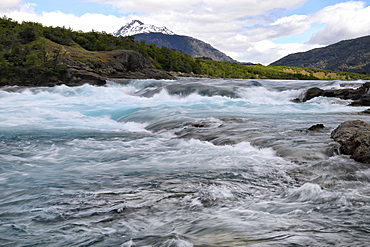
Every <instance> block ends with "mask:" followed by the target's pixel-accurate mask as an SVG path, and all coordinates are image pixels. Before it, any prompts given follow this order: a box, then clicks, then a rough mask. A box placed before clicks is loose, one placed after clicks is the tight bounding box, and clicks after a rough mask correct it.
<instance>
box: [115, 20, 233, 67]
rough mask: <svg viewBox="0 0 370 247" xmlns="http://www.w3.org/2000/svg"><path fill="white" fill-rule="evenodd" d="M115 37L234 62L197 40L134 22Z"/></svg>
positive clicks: (163, 28) (118, 31)
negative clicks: (132, 38)
mask: <svg viewBox="0 0 370 247" xmlns="http://www.w3.org/2000/svg"><path fill="white" fill-rule="evenodd" d="M113 35H115V36H123V37H125V36H134V37H135V39H136V40H144V41H145V42H146V43H147V44H154V45H156V46H158V47H167V48H170V49H173V50H179V51H181V52H183V53H185V54H188V55H191V56H192V57H202V58H208V59H212V60H215V61H224V62H236V61H235V60H234V59H232V58H231V57H229V56H227V55H226V54H224V53H223V52H221V51H219V50H217V49H216V48H214V47H212V46H211V45H210V44H208V43H205V42H203V41H201V40H199V39H195V38H192V37H189V36H183V35H176V34H175V33H173V32H172V31H170V30H168V29H167V28H166V27H156V26H154V25H147V24H144V23H142V22H141V21H138V20H134V21H132V22H130V23H128V24H126V25H124V26H123V27H121V28H120V29H118V30H117V31H116V32H114V33H113Z"/></svg>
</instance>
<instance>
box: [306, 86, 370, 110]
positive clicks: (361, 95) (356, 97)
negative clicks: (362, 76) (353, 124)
mask: <svg viewBox="0 0 370 247" xmlns="http://www.w3.org/2000/svg"><path fill="white" fill-rule="evenodd" d="M369 93H370V82H366V83H364V84H363V85H362V86H361V87H359V88H357V89H349V88H346V89H328V90H323V89H320V88H317V87H314V88H310V89H308V90H307V91H306V93H305V95H304V97H303V99H302V101H303V102H305V101H308V100H310V99H313V98H315V97H319V96H322V97H336V98H340V99H344V100H353V102H352V103H351V104H350V105H351V106H370V94H369Z"/></svg>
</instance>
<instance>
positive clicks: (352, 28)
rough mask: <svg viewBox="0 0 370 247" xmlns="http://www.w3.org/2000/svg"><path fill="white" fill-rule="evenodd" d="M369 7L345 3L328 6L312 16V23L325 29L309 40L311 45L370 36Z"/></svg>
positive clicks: (352, 2)
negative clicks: (322, 24)
mask: <svg viewBox="0 0 370 247" xmlns="http://www.w3.org/2000/svg"><path fill="white" fill-rule="evenodd" d="M369 17H370V7H365V3H364V2H355V1H350V2H345V3H340V4H336V5H333V6H329V7H326V8H324V9H323V10H321V11H319V12H318V13H316V14H314V15H313V16H312V21H314V22H318V23H325V27H324V28H323V29H321V30H320V31H318V32H317V33H315V34H314V35H313V36H312V38H311V39H310V40H309V43H312V44H322V45H328V44H332V43H335V42H338V41H340V40H344V39H351V38H356V37H360V36H365V35H369V34H370V18H369Z"/></svg>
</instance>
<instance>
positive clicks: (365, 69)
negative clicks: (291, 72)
mask: <svg viewBox="0 0 370 247" xmlns="http://www.w3.org/2000/svg"><path fill="white" fill-rule="evenodd" d="M270 65H271V66H294V67H302V68H315V69H325V70H334V71H343V72H354V73H362V74H370V35H369V36H363V37H359V38H355V39H349V40H342V41H340V42H337V43H334V44H331V45H328V46H325V47H322V48H315V49H312V50H309V51H306V52H298V53H293V54H290V55H287V56H285V57H283V58H281V59H279V60H277V61H275V62H273V63H271V64H270Z"/></svg>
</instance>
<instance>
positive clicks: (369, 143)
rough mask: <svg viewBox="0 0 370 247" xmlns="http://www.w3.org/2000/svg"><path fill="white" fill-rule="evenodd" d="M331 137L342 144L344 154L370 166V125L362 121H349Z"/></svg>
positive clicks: (339, 127) (341, 149)
mask: <svg viewBox="0 0 370 247" xmlns="http://www.w3.org/2000/svg"><path fill="white" fill-rule="evenodd" d="M331 137H332V138H333V139H334V140H335V141H337V142H338V143H339V144H340V152H341V153H342V154H347V155H351V158H353V159H354V160H356V161H358V162H362V163H368V164H370V124H368V123H365V122H363V121H361V120H354V121H347V122H344V123H342V124H340V125H339V126H338V127H337V128H336V129H335V130H334V131H333V132H332V133H331Z"/></svg>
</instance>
